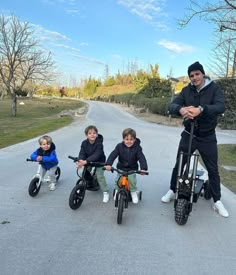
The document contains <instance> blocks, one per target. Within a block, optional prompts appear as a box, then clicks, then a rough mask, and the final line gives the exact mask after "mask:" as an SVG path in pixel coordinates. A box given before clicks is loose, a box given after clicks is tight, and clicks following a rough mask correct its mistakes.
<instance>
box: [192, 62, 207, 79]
mask: <svg viewBox="0 0 236 275" xmlns="http://www.w3.org/2000/svg"><path fill="white" fill-rule="evenodd" d="M192 71H201V72H202V73H203V74H205V71H204V69H203V66H202V64H200V63H199V62H198V61H197V62H195V63H193V64H192V65H190V66H189V67H188V76H190V73H191V72H192Z"/></svg>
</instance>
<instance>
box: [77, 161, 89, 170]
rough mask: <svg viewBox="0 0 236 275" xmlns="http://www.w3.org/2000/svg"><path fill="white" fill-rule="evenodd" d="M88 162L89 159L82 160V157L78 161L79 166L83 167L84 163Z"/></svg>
mask: <svg viewBox="0 0 236 275" xmlns="http://www.w3.org/2000/svg"><path fill="white" fill-rule="evenodd" d="M86 164H87V161H86V160H82V159H80V160H79V161H78V162H77V167H78V168H82V167H83V166H84V165H86Z"/></svg>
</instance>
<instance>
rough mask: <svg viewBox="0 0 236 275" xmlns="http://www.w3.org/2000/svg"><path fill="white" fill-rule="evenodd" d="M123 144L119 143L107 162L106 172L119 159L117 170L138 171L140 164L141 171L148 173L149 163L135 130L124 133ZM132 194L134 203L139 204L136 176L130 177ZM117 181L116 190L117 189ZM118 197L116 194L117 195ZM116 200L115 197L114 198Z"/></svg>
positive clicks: (127, 130)
mask: <svg viewBox="0 0 236 275" xmlns="http://www.w3.org/2000/svg"><path fill="white" fill-rule="evenodd" d="M122 136H123V142H121V143H118V144H117V145H116V147H115V149H114V150H113V151H112V152H111V154H110V155H109V157H108V159H107V161H106V166H105V167H106V170H108V171H110V170H111V166H112V164H113V162H114V160H115V159H116V158H117V157H118V163H117V169H120V170H123V171H130V170H138V162H139V164H140V168H141V171H147V170H148V166H147V161H146V158H145V156H144V154H143V151H142V147H141V146H140V139H138V138H136V132H135V130H133V129H131V128H127V129H125V130H124V131H123V133H122ZM128 179H129V182H130V192H131V197H132V202H133V203H135V204H136V203H138V196H137V192H136V191H137V187H136V184H137V180H136V174H132V175H129V176H128ZM117 180H118V177H117V179H116V189H117ZM115 195H116V194H115ZM114 198H115V197H114Z"/></svg>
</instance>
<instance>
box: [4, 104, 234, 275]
mask: <svg viewBox="0 0 236 275" xmlns="http://www.w3.org/2000/svg"><path fill="white" fill-rule="evenodd" d="M88 124H96V125H97V127H98V129H99V131H100V133H102V134H103V135H104V145H105V151H106V154H108V153H109V152H110V151H111V150H112V149H113V147H114V146H115V145H116V144H117V143H118V142H120V141H121V132H122V130H123V129H124V128H126V127H132V128H134V129H136V131H137V134H138V137H139V138H140V139H141V140H142V147H143V150H144V153H145V154H146V157H147V159H148V164H149V172H150V175H149V176H139V177H138V181H139V184H138V185H139V188H140V189H141V190H142V191H143V200H142V201H141V203H140V204H138V205H132V204H130V206H129V209H128V210H127V212H126V213H125V215H124V218H123V223H122V225H117V223H116V214H117V212H116V209H115V208H114V202H113V200H110V201H109V203H108V204H103V203H102V194H101V192H100V191H99V192H87V193H86V197H85V201H84V203H83V204H82V206H81V208H80V209H78V210H76V211H73V210H71V209H70V208H69V205H68V197H69V194H70V191H71V189H72V188H73V186H74V184H75V181H76V179H77V176H76V174H75V165H74V163H73V162H72V161H71V160H70V159H68V158H67V156H68V155H75V156H76V155H77V154H78V151H79V148H80V143H81V140H82V139H84V132H83V131H84V128H85V127H86V126H87V125H88ZM180 132H181V129H180V128H174V127H166V126H161V125H156V124H153V123H147V122H144V121H141V120H139V119H137V118H135V117H133V116H132V115H130V114H128V113H126V112H124V111H123V110H122V109H119V108H118V107H114V106H112V105H110V104H106V103H95V102H91V103H90V109H89V112H88V114H87V116H86V119H84V120H83V121H81V120H78V121H77V122H74V123H73V124H72V125H70V126H68V127H65V128H63V129H60V130H58V131H55V132H53V133H51V135H52V137H53V138H54V140H55V142H56V145H57V149H58V150H57V153H58V157H59V159H60V167H61V169H62V176H61V180H60V182H59V184H58V188H57V190H56V191H54V192H50V191H49V190H48V188H47V186H42V188H41V190H40V193H39V194H38V196H37V197H35V198H32V197H30V196H29V195H28V192H27V189H28V184H29V181H30V179H31V176H32V175H33V173H34V172H35V171H36V164H35V163H28V162H26V161H25V159H26V158H27V157H28V156H29V154H30V153H31V152H32V151H33V150H34V149H35V147H36V146H37V139H32V140H29V141H27V142H24V143H20V144H17V145H14V146H10V147H7V148H5V149H2V150H0V167H1V168H0V169H1V173H0V274H1V275H13V274H14V275H18V274H19V275H28V274H29V275H31V274H34V275H42V274H43V275H44V274H45V275H47V274H50V275H51V274H52V275H54V274H55V275H64V274H67V275H71V274H148V275H149V274H214V275H215V274H235V270H236V255H235V254H236V231H235V228H236V217H235V216H236V196H235V195H234V194H233V193H232V192H230V191H229V190H228V189H226V188H224V187H223V188H222V195H223V198H222V200H223V202H224V204H225V206H226V207H227V208H228V210H229V212H230V218H228V219H225V218H222V217H220V216H219V215H218V214H216V213H215V212H214V211H213V210H212V205H211V204H212V202H211V201H206V200H204V199H203V198H200V199H199V200H198V203H197V204H194V208H193V212H192V214H191V216H190V217H189V220H188V223H187V224H186V225H185V226H179V225H177V224H176V223H175V221H174V211H173V203H171V204H163V203H161V202H160V198H161V196H162V195H163V194H164V193H165V192H166V190H167V189H168V186H169V179H170V174H171V169H172V166H173V165H174V162H175V153H176V150H177V143H178V140H179V135H180ZM218 140H219V142H220V143H233V142H235V140H236V133H235V131H220V132H219V133H218ZM106 176H107V180H108V183H109V185H110V190H111V191H110V192H112V190H113V177H114V175H113V174H111V173H109V172H106ZM5 222H6V223H5Z"/></svg>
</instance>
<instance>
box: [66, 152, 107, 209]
mask: <svg viewBox="0 0 236 275" xmlns="http://www.w3.org/2000/svg"><path fill="white" fill-rule="evenodd" d="M68 158H69V159H72V160H73V161H74V162H77V161H79V158H78V157H72V156H68ZM104 165H105V164H104V163H101V162H89V163H87V164H86V165H84V169H83V172H82V175H80V174H79V172H78V171H79V169H78V168H77V169H76V173H77V176H78V177H79V179H78V180H77V182H76V185H75V186H74V187H73V189H72V191H71V193H70V196H69V206H70V208H71V209H73V210H76V209H78V208H79V207H80V206H81V204H82V202H83V200H84V197H85V192H86V190H89V191H98V190H99V189H100V186H99V184H98V181H97V176H96V169H97V167H102V166H104Z"/></svg>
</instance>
